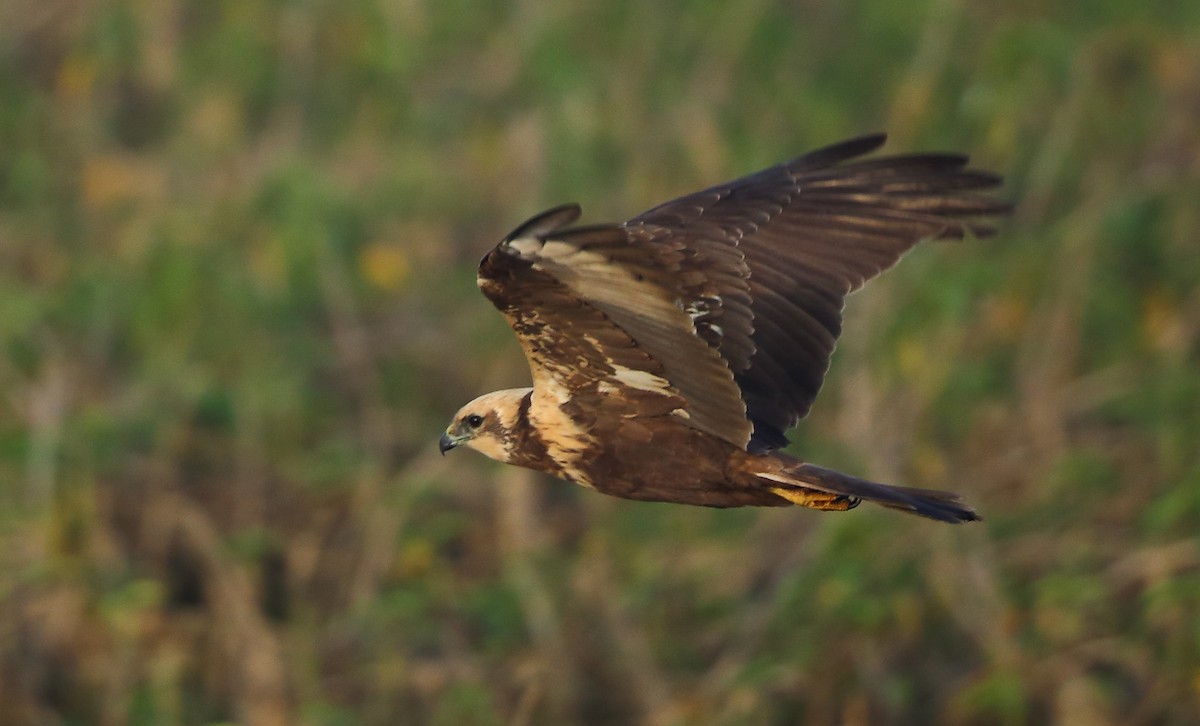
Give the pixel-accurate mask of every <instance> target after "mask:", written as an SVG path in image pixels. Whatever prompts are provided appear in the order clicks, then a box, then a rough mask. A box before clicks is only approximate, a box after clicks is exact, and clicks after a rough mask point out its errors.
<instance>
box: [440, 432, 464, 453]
mask: <svg viewBox="0 0 1200 726" xmlns="http://www.w3.org/2000/svg"><path fill="white" fill-rule="evenodd" d="M461 443H462V439H457V438H454V437H452V436H451V435H450V432H449V431H447V432H446V433H444V434H442V438H440V439H438V450H439V451H441V452H442V456H445V455H446V452H447V451H449V450H450V449H453V448H454V447H455V446H458V445H459V444H461Z"/></svg>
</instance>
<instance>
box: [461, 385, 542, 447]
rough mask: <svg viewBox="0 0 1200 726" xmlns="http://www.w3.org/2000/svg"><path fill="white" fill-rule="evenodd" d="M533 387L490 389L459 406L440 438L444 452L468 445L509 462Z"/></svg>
mask: <svg viewBox="0 0 1200 726" xmlns="http://www.w3.org/2000/svg"><path fill="white" fill-rule="evenodd" d="M531 391H533V389H532V388H511V389H508V390H505V391H495V392H493V393H487V394H484V395H482V396H480V397H479V398H476V399H475V400H474V401H471V402H470V403H468V404H467V405H465V406H463V407H462V408H460V409H459V410H458V413H456V414H454V420H453V421H451V422H450V426H449V427H448V428H447V429H446V433H444V434H442V438H441V439H440V440H439V441H438V448H439V449H441V451H442V453H443V454H445V453H446V452H447V451H449V450H450V449H453V448H456V447H459V446H465V447H467V448H468V449H475V450H476V451H478V452H479V453H481V454H483V455H484V456H486V457H488V458H490V459H495V460H496V461H499V462H503V463H508V462H509V460H510V459H511V458H512V451H513V446H515V445H516V441H517V435H516V430H517V427H518V426H519V425H520V422H521V418H522V409H523V408H524V407H525V398H526V397H527V396H528V395H529V394H530V392H531Z"/></svg>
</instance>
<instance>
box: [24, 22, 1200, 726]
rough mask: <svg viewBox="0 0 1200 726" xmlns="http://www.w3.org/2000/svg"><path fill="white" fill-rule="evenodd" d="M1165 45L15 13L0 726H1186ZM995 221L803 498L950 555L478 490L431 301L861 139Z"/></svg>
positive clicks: (1173, 75) (1197, 302) (815, 440)
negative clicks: (904, 489) (495, 262)
mask: <svg viewBox="0 0 1200 726" xmlns="http://www.w3.org/2000/svg"><path fill="white" fill-rule="evenodd" d="M1198 119H1200V3H1195V2H1142V3H1134V2H1093V3H1077V2H1067V1H1066V0H1046V1H1045V2H1039V3H1028V2H1027V3H1008V4H995V3H970V2H965V1H963V0H917V1H916V2H907V3H892V2H886V1H885V0H861V1H860V2H851V3H787V2H773V1H772V0H762V1H757V2H742V3H725V2H717V1H716V0H705V1H700V2H682V1H675V2H639V1H633V0H596V1H594V2H573V3H538V2H514V3H470V2H464V1H463V0H447V1H444V2H422V1H421V0H395V2H389V3H383V2H375V1H374V0H310V1H308V2H294V3H288V2H282V1H281V0H276V1H275V2H247V1H245V0H105V1H100V0H6V2H5V3H3V4H2V5H0V392H2V393H3V396H2V397H0V722H3V723H6V724H135V725H136V724H169V723H183V724H209V723H218V722H242V723H254V724H285V723H300V724H329V725H331V726H333V725H340V724H360V723H361V724H406V723H411V724H421V723H429V724H441V725H451V724H542V723H545V724H559V723H563V724H565V723H584V724H608V723H647V724H656V725H664V726H665V725H672V724H730V725H733V724H748V723H758V724H766V723H772V724H795V723H812V724H820V723H835V722H837V723H844V724H867V723H943V724H958V723H997V724H1017V723H1056V724H1089V725H1091V724H1190V723H1197V722H1200V545H1198V542H1197V533H1198V532H1200V453H1198V452H1200V285H1198V284H1197V282H1198V281H1200V123H1198ZM881 129H883V130H888V131H890V132H891V133H892V141H891V144H890V146H889V148H890V149H891V150H894V151H912V150H920V149H926V150H928V149H948V150H966V151H970V152H971V153H972V154H973V155H974V158H975V161H976V162H977V164H978V165H980V166H982V167H985V168H990V169H993V170H997V171H1000V172H1003V173H1005V174H1007V175H1008V176H1009V180H1010V183H1009V187H1008V190H1009V194H1010V195H1011V196H1012V197H1013V198H1015V199H1018V200H1019V201H1020V209H1019V212H1018V214H1017V215H1016V217H1015V218H1014V219H1013V221H1012V223H1011V224H1009V225H1008V226H1007V228H1006V230H1005V232H1004V233H1003V234H1002V235H1001V236H1000V237H998V238H996V239H994V240H988V241H982V242H969V243H965V244H962V245H957V244H940V245H929V246H925V247H923V248H922V249H920V250H918V251H917V252H916V253H915V254H913V255H912V256H911V257H910V258H909V259H907V260H906V261H905V262H904V263H903V264H902V265H900V267H899V268H897V270H895V271H893V272H892V273H891V274H889V275H887V276H886V277H885V278H884V279H882V280H880V281H879V282H877V283H876V284H874V285H873V286H872V287H870V288H868V291H866V292H864V293H862V294H860V295H858V296H856V297H855V298H853V299H852V301H851V304H850V308H849V310H848V313H847V314H848V321H847V330H848V337H847V339H846V340H844V342H843V345H842V348H841V350H840V351H839V353H838V355H837V356H836V357H835V361H834V368H833V371H832V374H831V376H830V379H829V382H828V385H827V386H826V389H825V392H824V394H823V396H822V398H821V399H820V400H819V402H818V403H817V405H816V408H815V411H814V412H813V415H812V416H811V418H810V419H809V420H808V421H807V422H805V423H804V424H803V425H802V426H801V428H800V429H799V430H798V432H797V434H796V437H795V439H796V448H797V450H798V451H799V452H802V454H803V455H805V456H808V457H810V458H811V459H813V460H815V461H819V462H822V463H826V464H829V465H835V466H839V467H841V468H844V469H845V470H847V471H850V472H853V473H856V474H860V475H863V476H869V477H872V478H875V479H879V480H882V481H889V482H893V483H906V484H910V485H920V486H931V487H941V488H948V489H955V490H958V491H961V492H963V493H965V494H966V495H967V496H968V497H969V499H970V500H971V501H972V502H973V503H975V504H976V505H977V506H978V508H979V510H980V511H981V512H982V513H983V514H984V515H985V516H986V518H987V521H985V522H983V523H981V524H978V525H971V526H963V527H948V526H944V525H940V524H935V523H932V522H926V521H922V520H918V519H916V518H912V517H905V516H901V515H899V514H896V513H892V512H887V511H883V510H879V509H872V508H870V507H862V508H860V509H858V510H856V511H854V512H851V513H848V514H825V513H818V512H811V511H804V510H771V511H750V510H735V511H711V510H704V509H693V508H684V507H672V506H665V505H653V504H639V503H628V502H622V501H618V500H613V499H608V498H605V497H602V496H600V495H597V494H594V493H590V492H586V491H583V490H580V489H577V488H574V487H572V486H570V485H567V484H563V483H561V482H554V481H543V480H541V479H539V478H537V477H535V476H533V475H529V474H526V473H524V472H521V471H518V470H513V469H505V468H502V467H499V466H498V465H493V464H491V463H490V462H486V461H485V460H483V459H482V458H481V457H477V456H473V455H470V454H456V455H455V456H451V457H447V458H446V459H442V458H441V457H439V456H437V452H436V449H435V443H434V442H435V441H436V439H437V436H438V434H439V433H440V431H441V429H442V427H443V426H444V425H445V423H446V422H447V421H448V418H449V416H450V415H451V413H452V412H453V411H454V410H455V409H457V408H458V406H459V405H460V404H462V403H463V402H465V401H466V400H468V399H470V398H472V397H473V396H474V395H476V394H478V393H480V392H483V391H485V390H490V389H492V388H496V387H502V386H509V385H524V384H525V382H526V380H527V373H526V371H525V368H524V363H523V361H522V360H521V357H520V355H519V352H518V350H517V347H516V345H515V343H514V342H513V340H512V338H511V336H510V333H509V331H508V329H507V328H506V327H505V325H504V322H503V320H502V319H501V318H500V316H499V315H498V314H496V313H495V312H494V311H493V310H492V309H491V308H490V307H489V305H488V303H487V302H486V301H485V300H484V299H483V298H482V297H481V296H480V295H478V294H477V292H476V290H475V286H474V263H475V262H476V260H477V259H478V258H479V257H480V255H482V253H483V252H484V251H486V250H487V249H488V247H489V246H490V245H492V244H493V243H494V242H495V241H496V240H497V239H499V238H500V237H501V236H502V235H503V234H504V233H506V232H507V231H508V230H509V229H510V228H511V227H512V226H514V225H515V224H516V223H517V222H519V221H521V220H522V219H523V218H525V217H526V216H528V215H530V214H532V213H534V212H536V211H539V210H540V209H542V208H544V207H547V206H550V205H552V204H557V203H560V202H564V201H571V200H578V201H581V202H583V203H584V204H585V215H586V216H585V219H586V220H591V221H604V220H614V219H623V218H626V217H628V216H630V215H632V214H634V213H636V212H637V211H640V210H641V209H643V208H645V207H648V206H650V205H651V204H653V203H656V202H659V201H662V200H665V199H667V198H669V197H671V196H673V195H676V194H679V193H683V192H687V191H690V190H693V189H695V188H698V187H700V186H702V185H707V184H710V183H714V182H717V181H721V180H723V179H726V178H729V177H732V176H734V175H737V174H741V173H744V172H748V171H752V170H754V169H756V168H758V167H761V166H764V165H766V164H770V163H773V162H776V161H780V160H782V159H784V158H787V157H789V156H792V155H795V154H797V153H800V152H802V151H805V150H807V149H809V148H812V147H814V146H817V145H820V144H824V143H828V142H832V141H835V140H838V139H839V138H842V137H845V136H849V135H854V134H858V133H864V132H869V131H874V130H881Z"/></svg>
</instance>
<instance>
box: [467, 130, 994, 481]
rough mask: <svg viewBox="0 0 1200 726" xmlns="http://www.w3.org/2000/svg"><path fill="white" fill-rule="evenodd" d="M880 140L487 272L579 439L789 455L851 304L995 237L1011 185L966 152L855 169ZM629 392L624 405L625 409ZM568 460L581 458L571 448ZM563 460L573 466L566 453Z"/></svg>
mask: <svg viewBox="0 0 1200 726" xmlns="http://www.w3.org/2000/svg"><path fill="white" fill-rule="evenodd" d="M884 140H885V137H884V136H883V135H882V134H878V135H872V136H864V137H861V138H857V139H852V140H850V141H846V142H842V143H840V144H835V145H833V146H829V147H826V148H824V149H819V150H817V151H814V152H811V153H808V154H805V155H803V156H800V157H798V158H796V159H793V160H792V161H790V162H787V163H784V164H780V165H778V166H775V167H772V168H770V169H766V170H764V171H761V172H758V173H756V174H752V175H749V176H746V177H743V178H741V179H738V180H735V181H732V182H729V183H726V184H722V185H719V186H716V187H713V188H711V189H707V190H704V191H701V192H697V193H695V194H689V195H687V196H685V197H681V198H679V199H676V200H674V201H671V202H667V203H666V204H663V205H660V206H658V207H655V208H653V209H650V210H648V211H646V212H644V213H642V214H640V215H638V216H637V217H634V218H633V219H631V220H629V221H628V222H626V223H624V224H622V225H605V226H595V227H577V228H569V227H568V225H570V224H572V223H573V222H574V221H575V220H576V219H577V218H578V216H579V207H578V206H577V205H565V206H562V207H557V208H555V209H552V210H550V211H548V212H546V213H544V214H542V215H538V216H537V217H534V218H533V219H531V220H529V221H528V222H526V223H525V224H523V225H521V226H520V227H519V228H518V229H517V230H515V231H514V232H513V233H512V234H510V235H509V236H508V237H507V238H506V239H505V240H504V241H503V242H501V243H500V244H499V245H498V246H497V247H496V248H495V249H493V250H492V251H491V252H490V253H489V254H488V255H487V256H486V257H485V258H484V259H483V261H482V263H481V264H480V270H479V281H480V287H481V289H482V290H483V292H484V293H485V294H486V295H487V296H488V298H489V299H491V300H492V302H493V303H494V304H495V305H496V306H497V307H498V308H499V309H500V310H501V311H502V312H504V314H505V315H506V317H507V318H508V320H509V322H510V324H511V325H512V326H513V328H514V330H515V331H516V333H517V336H518V338H519V339H520V342H521V345H522V348H523V349H524V351H525V354H526V357H527V358H528V359H529V363H530V367H531V369H532V370H533V377H534V390H535V394H534V395H535V401H534V404H535V406H536V404H537V400H536V397H537V396H538V395H539V394H538V393H537V392H538V391H539V386H540V387H541V389H542V390H546V391H552V392H556V393H554V394H553V395H550V394H547V395H550V397H551V398H553V399H554V400H557V401H558V402H559V405H560V406H561V407H562V408H563V410H565V411H568V413H569V415H570V418H571V421H572V422H573V425H576V426H578V429H579V432H583V433H578V434H577V435H576V438H579V437H582V436H584V435H585V434H586V432H587V431H588V430H589V427H594V426H595V425H596V419H597V417H599V416H602V415H606V414H612V415H619V416H622V417H624V418H625V419H626V420H629V421H632V420H634V419H637V418H638V417H642V416H648V415H664V414H668V413H674V414H677V415H679V416H681V417H683V418H685V419H686V421H687V424H688V425H689V426H691V427H693V428H695V429H697V430H699V431H703V432H705V433H707V434H711V435H714V436H717V437H719V438H721V439H723V440H724V441H726V442H728V443H730V444H732V445H734V446H736V447H738V448H741V449H743V450H748V451H750V452H752V453H762V452H767V451H770V450H773V449H776V448H780V447H782V446H784V445H786V444H787V439H786V437H785V432H786V431H787V430H788V429H790V428H792V427H793V426H795V424H796V423H797V421H798V420H799V419H800V418H802V417H803V416H805V415H807V413H808V411H809V408H810V407H811V405H812V402H813V400H814V399H815V397H816V395H817V393H818V391H819V390H820V388H821V384H822V382H823V380H824V377H825V373H826V371H827V369H828V367H829V360H830V356H831V355H832V353H833V349H834V345H835V343H836V341H837V338H838V335H839V334H840V333H841V320H842V307H843V304H844V300H845V296H846V295H848V294H849V293H851V292H853V291H854V290H857V289H859V288H860V287H862V285H863V284H865V283H866V282H867V281H868V280H870V279H871V278H872V277H874V276H876V275H878V274H879V273H880V272H882V271H884V270H886V269H888V268H889V267H891V266H892V265H894V264H895V263H896V262H897V261H898V260H899V259H900V257H901V256H902V255H903V254H904V253H905V252H907V251H908V250H909V249H911V248H912V247H913V246H914V245H916V244H917V243H918V242H919V241H921V240H923V239H955V238H961V237H964V236H966V235H969V234H970V235H975V236H984V235H986V234H988V233H989V232H990V228H989V227H987V226H986V225H984V224H982V223H981V220H983V219H985V218H988V217H994V216H997V215H999V214H1002V213H1004V212H1006V211H1007V210H1008V205H1007V204H1005V203H1004V202H1001V201H999V200H997V199H994V198H992V197H990V196H987V195H985V194H980V193H978V192H980V191H981V190H987V189H990V188H992V187H995V186H997V185H998V184H999V183H1000V178H999V177H997V176H995V175H992V174H989V173H986V172H981V171H976V170H973V169H968V168H966V164H967V158H966V157H965V156H962V155H959V154H908V155H897V156H887V157H879V158H873V159H868V160H855V159H856V158H857V157H860V156H862V155H864V154H867V153H869V152H871V151H874V150H876V149H878V148H879V147H880V146H882V144H883V142H884ZM614 391H620V392H621V393H622V395H621V396H612V395H609V394H611V393H612V392H614ZM560 448H570V447H569V446H567V445H566V444H564V445H563V447H560ZM560 458H561V457H560Z"/></svg>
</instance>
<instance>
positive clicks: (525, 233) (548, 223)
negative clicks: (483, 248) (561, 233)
mask: <svg viewBox="0 0 1200 726" xmlns="http://www.w3.org/2000/svg"><path fill="white" fill-rule="evenodd" d="M581 214H583V209H582V208H581V207H580V206H579V205H578V204H575V203H574V202H572V203H571V204H560V205H559V206H557V207H554V208H553V209H547V210H546V211H544V212H542V213H541V214H538V215H535V216H533V217H530V218H529V219H527V220H525V221H524V222H523V223H522V224H521V225H520V226H519V227H517V228H516V229H514V230H513V231H512V232H509V233H508V236H507V237H505V238H504V241H505V242H510V241H512V240H515V239H522V238H526V237H544V236H546V235H548V234H550V233H552V232H557V231H558V230H560V229H562V228H563V227H566V226H567V225H569V224H571V223H572V222H574V221H575V220H577V219H579V215H581Z"/></svg>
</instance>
